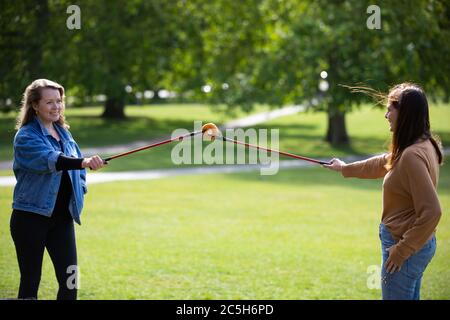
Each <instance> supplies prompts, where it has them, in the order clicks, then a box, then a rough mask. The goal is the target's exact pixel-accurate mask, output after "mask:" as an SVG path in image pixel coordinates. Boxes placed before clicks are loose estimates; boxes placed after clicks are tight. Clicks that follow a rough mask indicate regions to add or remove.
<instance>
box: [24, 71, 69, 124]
mask: <svg viewBox="0 0 450 320" xmlns="http://www.w3.org/2000/svg"><path fill="white" fill-rule="evenodd" d="M45 88H51V89H57V90H58V91H59V94H60V95H61V101H62V110H61V113H60V116H59V119H58V121H56V122H57V123H58V124H59V125H60V126H61V127H63V128H64V129H69V124H68V123H67V122H66V119H65V117H64V110H65V108H66V106H65V103H64V98H65V96H64V87H63V86H62V85H60V84H58V83H56V82H53V81H51V80H47V79H37V80H34V81H33V82H32V83H31V84H30V85H29V86H28V87H27V88H26V89H25V92H24V93H23V98H22V103H21V105H20V113H19V115H18V116H17V121H16V130H19V129H20V128H22V127H23V126H24V125H26V124H27V123H29V122H31V121H32V120H33V119H34V117H35V111H34V110H33V105H35V104H37V103H39V100H41V98H42V95H41V93H42V89H45Z"/></svg>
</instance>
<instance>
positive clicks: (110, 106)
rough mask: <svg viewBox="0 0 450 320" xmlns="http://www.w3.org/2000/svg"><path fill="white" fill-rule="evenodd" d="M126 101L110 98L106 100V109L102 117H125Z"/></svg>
mask: <svg viewBox="0 0 450 320" xmlns="http://www.w3.org/2000/svg"><path fill="white" fill-rule="evenodd" d="M124 109H125V103H124V100H123V99H119V98H112V97H111V98H108V99H107V100H106V102H105V110H104V111H103V114H102V118H109V119H125V112H124Z"/></svg>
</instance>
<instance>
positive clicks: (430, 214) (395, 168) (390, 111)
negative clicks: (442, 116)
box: [324, 83, 443, 300]
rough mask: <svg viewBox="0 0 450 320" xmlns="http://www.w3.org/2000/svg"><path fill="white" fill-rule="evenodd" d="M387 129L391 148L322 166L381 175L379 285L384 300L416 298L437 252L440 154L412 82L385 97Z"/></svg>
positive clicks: (363, 175)
mask: <svg viewBox="0 0 450 320" xmlns="http://www.w3.org/2000/svg"><path fill="white" fill-rule="evenodd" d="M385 118H386V119H387V120H388V122H389V125H390V130H391V132H392V142H391V146H390V152H389V153H386V154H383V155H380V156H375V157H372V158H370V159H367V160H364V161H357V162H354V163H350V164H346V163H345V162H343V161H341V160H339V159H333V160H332V161H331V164H330V165H324V167H326V168H329V169H332V170H335V171H339V172H341V173H342V175H343V176H344V177H346V178H348V177H356V178H362V179H377V178H384V181H383V213H382V217H381V224H380V232H379V235H380V240H381V247H382V258H383V262H382V268H381V289H382V298H383V299H386V300H418V299H420V286H421V280H422V275H423V272H424V271H425V269H426V267H427V265H428V263H429V262H430V261H431V259H432V258H433V256H434V253H435V250H436V237H435V231H436V227H437V225H438V222H439V219H440V217H441V207H440V204H439V199H438V195H437V191H436V187H437V184H438V178H439V165H440V164H442V161H443V156H442V151H441V146H440V143H439V142H438V141H437V140H436V138H434V137H433V136H432V134H431V131H430V120H429V111H428V102H427V98H426V95H425V93H424V91H423V90H422V89H421V88H420V87H419V86H418V85H415V84H412V83H402V84H399V85H396V86H395V87H393V88H392V89H391V90H390V91H389V94H388V96H387V112H386V114H385Z"/></svg>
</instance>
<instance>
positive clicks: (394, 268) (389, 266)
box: [384, 246, 402, 273]
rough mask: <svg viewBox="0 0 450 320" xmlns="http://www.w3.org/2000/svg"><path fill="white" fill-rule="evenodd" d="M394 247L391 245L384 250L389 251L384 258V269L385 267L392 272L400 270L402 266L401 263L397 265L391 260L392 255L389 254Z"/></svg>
mask: <svg viewBox="0 0 450 320" xmlns="http://www.w3.org/2000/svg"><path fill="white" fill-rule="evenodd" d="M393 249H394V246H392V247H389V248H387V249H386V250H387V251H389V257H388V259H387V260H386V263H385V266H384V267H385V269H386V271H387V272H388V273H394V272H397V271H400V269H401V268H402V266H401V265H398V264H397V263H395V262H394V261H393V260H392V255H391V251H392V250H393Z"/></svg>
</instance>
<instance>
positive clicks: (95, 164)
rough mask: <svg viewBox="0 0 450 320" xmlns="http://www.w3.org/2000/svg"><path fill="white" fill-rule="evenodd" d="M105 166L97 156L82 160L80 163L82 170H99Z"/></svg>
mask: <svg viewBox="0 0 450 320" xmlns="http://www.w3.org/2000/svg"><path fill="white" fill-rule="evenodd" d="M105 165H106V163H105V162H104V161H103V159H102V158H100V156H98V155H95V156H92V157H90V158H84V159H83V162H82V163H81V166H82V167H83V168H90V169H91V170H98V169H101V168H103V167H104V166H105Z"/></svg>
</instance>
